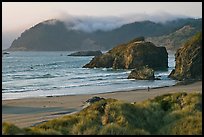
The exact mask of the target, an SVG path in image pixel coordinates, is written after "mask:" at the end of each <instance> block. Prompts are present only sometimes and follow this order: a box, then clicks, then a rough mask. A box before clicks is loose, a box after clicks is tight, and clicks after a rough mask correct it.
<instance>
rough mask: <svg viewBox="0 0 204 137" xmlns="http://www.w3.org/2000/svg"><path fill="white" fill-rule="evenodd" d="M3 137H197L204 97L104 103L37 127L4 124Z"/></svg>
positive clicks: (177, 95)
mask: <svg viewBox="0 0 204 137" xmlns="http://www.w3.org/2000/svg"><path fill="white" fill-rule="evenodd" d="M2 134H6V135H9V134H11V135H13V134H26V135H32V134H35V135H40V134H42V135H48V134H51V135H53V134H54V135H57V134H68V135H71V134H75V135H149V134H151V135H152V134H159V135H160V134H161V135H162V134H164V135H176V134H179V135H186V134H188V135H198V134H202V94H201V93H189V94H187V93H184V92H181V93H173V94H166V95H162V96H158V97H156V98H154V99H151V100H146V101H143V102H135V103H132V104H131V103H125V102H122V101H119V100H116V99H106V100H101V101H99V102H96V103H94V104H91V105H90V106H89V107H87V108H85V109H83V110H82V111H80V112H78V113H76V114H73V115H67V116H64V117H60V118H57V119H54V120H50V121H48V122H46V123H42V124H40V125H37V126H35V127H27V128H19V127H17V126H15V125H13V124H10V123H3V128H2Z"/></svg>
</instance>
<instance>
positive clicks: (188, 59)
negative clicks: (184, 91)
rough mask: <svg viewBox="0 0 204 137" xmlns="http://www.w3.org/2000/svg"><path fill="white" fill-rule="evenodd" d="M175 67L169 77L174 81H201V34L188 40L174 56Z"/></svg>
mask: <svg viewBox="0 0 204 137" xmlns="http://www.w3.org/2000/svg"><path fill="white" fill-rule="evenodd" d="M175 57H176V58H175V59H176V66H175V70H173V71H172V72H171V73H170V75H169V77H170V78H173V79H176V80H192V79H193V80H201V79H202V33H201V32H200V33H197V34H196V35H194V36H193V37H192V38H191V39H189V40H188V41H187V42H186V43H185V44H184V45H183V46H182V47H181V48H180V49H178V50H177V52H176V54H175Z"/></svg>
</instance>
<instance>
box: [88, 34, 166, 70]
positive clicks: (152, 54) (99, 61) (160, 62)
mask: <svg viewBox="0 0 204 137" xmlns="http://www.w3.org/2000/svg"><path fill="white" fill-rule="evenodd" d="M146 65H148V66H149V68H152V69H154V70H157V69H166V68H168V53H167V51H166V48H165V47H157V46H155V45H154V44H153V43H151V42H146V41H145V40H144V38H143V37H139V38H135V39H133V40H132V41H130V42H128V43H126V44H121V45H118V46H116V47H115V48H113V49H111V50H110V51H108V52H107V53H105V54H103V55H100V56H97V57H94V58H93V59H92V60H91V61H90V62H89V63H88V64H86V65H85V66H84V67H85V68H94V67H96V68H111V67H112V68H113V69H134V68H137V67H141V66H146Z"/></svg>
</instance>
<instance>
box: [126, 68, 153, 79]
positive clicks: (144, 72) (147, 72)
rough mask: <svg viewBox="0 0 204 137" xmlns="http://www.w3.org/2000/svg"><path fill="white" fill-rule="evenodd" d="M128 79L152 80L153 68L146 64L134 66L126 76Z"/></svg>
mask: <svg viewBox="0 0 204 137" xmlns="http://www.w3.org/2000/svg"><path fill="white" fill-rule="evenodd" d="M128 79H137V80H154V79H155V77H154V70H153V69H151V68H149V67H148V66H143V67H139V68H136V69H134V70H132V71H131V73H130V74H129V76H128Z"/></svg>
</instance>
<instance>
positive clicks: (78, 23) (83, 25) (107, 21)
mask: <svg viewBox="0 0 204 137" xmlns="http://www.w3.org/2000/svg"><path fill="white" fill-rule="evenodd" d="M178 18H187V16H183V15H172V14H169V13H166V12H159V13H154V14H152V15H150V14H145V13H137V14H124V15H120V16H102V17H96V16H74V15H70V14H61V15H60V16H59V17H57V19H59V20H61V21H63V22H65V24H66V26H67V28H68V29H72V30H82V31H85V32H94V31H97V30H102V31H109V30H113V29H116V28H119V27H121V26H122V25H124V24H128V23H133V22H137V21H145V20H149V21H153V22H156V23H158V22H161V23H165V22H166V21H171V20H175V19H178Z"/></svg>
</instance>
